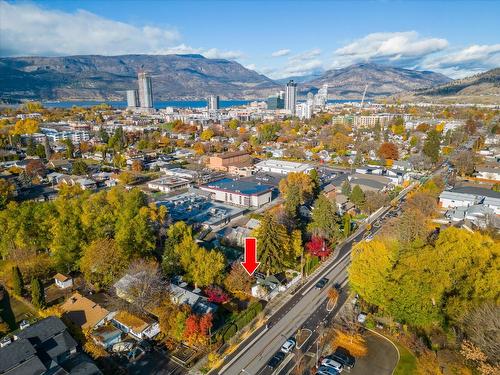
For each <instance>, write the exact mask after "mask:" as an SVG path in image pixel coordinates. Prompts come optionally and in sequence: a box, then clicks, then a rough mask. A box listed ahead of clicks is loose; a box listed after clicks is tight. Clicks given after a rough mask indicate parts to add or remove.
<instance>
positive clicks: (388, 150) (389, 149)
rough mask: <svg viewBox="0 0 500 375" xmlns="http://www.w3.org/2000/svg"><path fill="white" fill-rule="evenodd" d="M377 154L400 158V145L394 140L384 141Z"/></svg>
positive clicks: (384, 156)
mask: <svg viewBox="0 0 500 375" xmlns="http://www.w3.org/2000/svg"><path fill="white" fill-rule="evenodd" d="M377 154H378V156H379V157H381V158H383V159H392V160H398V158H399V152H398V147H397V146H396V145H395V144H394V143H392V142H384V143H382V144H381V145H380V147H379V149H378V152H377Z"/></svg>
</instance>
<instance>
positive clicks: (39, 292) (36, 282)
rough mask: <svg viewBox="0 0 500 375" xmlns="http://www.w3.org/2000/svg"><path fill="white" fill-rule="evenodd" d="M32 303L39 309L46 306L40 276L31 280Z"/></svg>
mask: <svg viewBox="0 0 500 375" xmlns="http://www.w3.org/2000/svg"><path fill="white" fill-rule="evenodd" d="M31 303H32V304H33V306H35V307H36V308H37V309H39V310H40V309H43V308H44V307H45V291H44V289H43V285H42V282H41V281H40V279H38V278H35V279H33V280H31Z"/></svg>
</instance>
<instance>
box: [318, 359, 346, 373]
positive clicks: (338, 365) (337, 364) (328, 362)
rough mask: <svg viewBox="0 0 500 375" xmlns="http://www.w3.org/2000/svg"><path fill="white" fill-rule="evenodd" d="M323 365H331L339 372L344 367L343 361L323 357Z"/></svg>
mask: <svg viewBox="0 0 500 375" xmlns="http://www.w3.org/2000/svg"><path fill="white" fill-rule="evenodd" d="M321 365H322V366H326V367H331V368H333V369H335V370H336V371H337V372H342V369H343V368H344V366H343V365H342V363H340V362H337V361H336V360H334V359H331V358H325V359H323V360H322V361H321Z"/></svg>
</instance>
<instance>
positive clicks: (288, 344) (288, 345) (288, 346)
mask: <svg viewBox="0 0 500 375" xmlns="http://www.w3.org/2000/svg"><path fill="white" fill-rule="evenodd" d="M293 348H295V340H294V339H288V340H286V341H285V343H284V344H283V345H282V346H281V351H282V352H283V353H285V354H288V353H290V352H291V351H292V350H293Z"/></svg>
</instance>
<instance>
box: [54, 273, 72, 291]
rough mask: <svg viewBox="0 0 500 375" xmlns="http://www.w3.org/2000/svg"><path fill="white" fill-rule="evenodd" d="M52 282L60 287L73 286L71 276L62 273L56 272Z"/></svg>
mask: <svg viewBox="0 0 500 375" xmlns="http://www.w3.org/2000/svg"><path fill="white" fill-rule="evenodd" d="M54 283H55V284H56V286H57V287H58V288H60V289H66V288H71V287H72V286H73V278H72V277H70V276H66V275H63V274H62V273H57V274H56V275H55V276H54Z"/></svg>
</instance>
